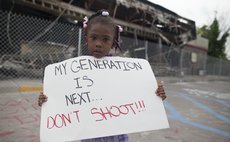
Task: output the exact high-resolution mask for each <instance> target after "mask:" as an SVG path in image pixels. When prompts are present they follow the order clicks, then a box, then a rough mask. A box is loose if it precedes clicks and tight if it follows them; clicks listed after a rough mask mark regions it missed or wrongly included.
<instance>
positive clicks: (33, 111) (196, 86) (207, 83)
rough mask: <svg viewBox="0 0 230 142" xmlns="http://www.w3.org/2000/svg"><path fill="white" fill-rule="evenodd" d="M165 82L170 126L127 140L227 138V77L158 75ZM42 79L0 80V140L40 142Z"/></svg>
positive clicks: (209, 141) (213, 141)
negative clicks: (27, 89) (27, 88)
mask: <svg viewBox="0 0 230 142" xmlns="http://www.w3.org/2000/svg"><path fill="white" fill-rule="evenodd" d="M157 79H160V80H163V81H164V82H165V83H164V84H165V91H166V93H167V96H168V98H167V100H166V101H165V102H164V106H165V108H166V112H167V117H168V120H169V123H170V128H169V129H164V130H156V131H149V132H143V133H134V134H129V137H130V142H153V141H154V142H174V141H175V142H229V141H230V112H229V108H230V87H229V86H230V80H229V78H226V77H223V78H222V77H208V78H202V79H201V78H200V77H187V78H185V77H184V78H181V77H180V78H176V77H171V78H170V77H157ZM41 85H42V80H37V79H35V80H29V79H25V78H24V79H9V80H1V81H0V111H1V116H0V141H1V142H39V125H40V107H38V106H37V97H38V94H39V91H35V92H25V91H19V90H18V89H19V87H20V86H41Z"/></svg>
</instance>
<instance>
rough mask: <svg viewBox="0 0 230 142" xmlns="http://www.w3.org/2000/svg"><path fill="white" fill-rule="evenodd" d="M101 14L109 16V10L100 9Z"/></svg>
mask: <svg viewBox="0 0 230 142" xmlns="http://www.w3.org/2000/svg"><path fill="white" fill-rule="evenodd" d="M101 15H102V16H109V12H108V11H102V12H101Z"/></svg>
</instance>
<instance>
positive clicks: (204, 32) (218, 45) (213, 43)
mask: <svg viewBox="0 0 230 142" xmlns="http://www.w3.org/2000/svg"><path fill="white" fill-rule="evenodd" d="M229 31H230V28H228V29H227V30H226V31H223V34H221V31H220V28H219V21H218V20H217V19H216V17H215V18H214V20H213V22H212V24H211V25H210V26H207V25H204V26H202V27H201V28H198V31H197V32H198V34H200V35H201V36H202V37H204V38H207V39H208V40H209V44H208V55H210V56H213V57H217V58H222V59H227V56H226V53H225V43H226V42H227V38H228V36H229Z"/></svg>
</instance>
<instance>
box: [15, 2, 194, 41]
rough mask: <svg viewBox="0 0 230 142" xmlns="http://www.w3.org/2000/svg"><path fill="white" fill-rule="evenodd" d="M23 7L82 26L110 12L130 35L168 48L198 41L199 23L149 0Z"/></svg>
mask: <svg viewBox="0 0 230 142" xmlns="http://www.w3.org/2000/svg"><path fill="white" fill-rule="evenodd" d="M15 2H16V3H17V4H19V5H24V6H28V7H31V8H33V9H37V10H41V11H44V12H47V13H50V14H53V15H60V14H61V15H62V17H64V18H65V19H66V20H67V21H69V22H72V23H74V22H76V21H78V22H81V20H82V19H83V17H84V16H90V15H91V14H92V13H93V12H95V11H98V10H100V9H106V10H108V11H109V13H110V14H111V16H112V17H113V18H115V22H116V23H117V24H119V25H121V26H123V28H124V30H125V32H126V33H127V34H136V35H137V36H138V37H140V38H144V39H148V40H153V41H154V40H155V41H158V38H159V37H160V38H161V39H162V41H163V42H164V43H166V44H170V43H173V44H175V45H181V44H184V43H187V42H188V41H190V40H193V39H195V38H196V28H195V22H194V21H192V20H189V19H186V18H184V17H181V16H179V15H177V14H176V13H174V12H172V11H170V10H168V9H166V8H164V7H162V6H159V5H156V4H153V3H151V2H149V1H147V0H77V1H73V0H17V1H15Z"/></svg>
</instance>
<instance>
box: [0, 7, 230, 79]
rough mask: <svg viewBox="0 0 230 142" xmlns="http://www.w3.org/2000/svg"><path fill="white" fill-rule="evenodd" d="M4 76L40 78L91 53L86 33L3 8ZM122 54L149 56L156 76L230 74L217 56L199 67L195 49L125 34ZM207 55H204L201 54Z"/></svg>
mask: <svg viewBox="0 0 230 142" xmlns="http://www.w3.org/2000/svg"><path fill="white" fill-rule="evenodd" d="M0 17H1V23H0V29H1V34H0V47H1V50H0V77H1V79H5V78H9V77H13V78H22V77H27V78H40V79H42V77H43V71H44V68H45V66H46V65H48V64H51V63H55V62H59V61H63V60H65V59H68V58H72V57H75V56H79V55H84V54H86V53H87V49H86V47H85V44H84V38H83V37H84V32H83V31H82V29H81V28H79V27H77V25H74V24H67V23H60V22H52V21H49V20H46V19H39V18H35V17H30V16H24V15H19V14H14V13H11V12H3V11H0ZM121 41H122V43H121V46H122V51H121V52H120V53H119V55H120V56H125V57H134V58H145V59H147V60H148V61H149V62H150V64H151V65H152V67H153V71H154V73H155V75H157V76H158V75H159V76H169V75H170V76H179V75H205V74H207V75H225V76H230V62H229V61H225V60H220V59H215V58H213V57H206V58H201V59H199V60H198V62H199V64H200V65H199V66H197V65H195V64H193V63H192V61H191V54H192V53H191V52H188V51H185V50H184V49H183V48H182V49H180V48H178V47H175V46H165V45H161V44H158V43H154V42H150V41H146V40H141V39H137V38H136V37H135V36H133V37H127V36H121ZM200 56H203V55H200Z"/></svg>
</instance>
